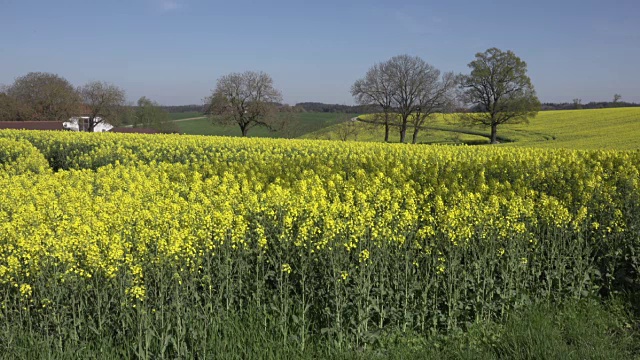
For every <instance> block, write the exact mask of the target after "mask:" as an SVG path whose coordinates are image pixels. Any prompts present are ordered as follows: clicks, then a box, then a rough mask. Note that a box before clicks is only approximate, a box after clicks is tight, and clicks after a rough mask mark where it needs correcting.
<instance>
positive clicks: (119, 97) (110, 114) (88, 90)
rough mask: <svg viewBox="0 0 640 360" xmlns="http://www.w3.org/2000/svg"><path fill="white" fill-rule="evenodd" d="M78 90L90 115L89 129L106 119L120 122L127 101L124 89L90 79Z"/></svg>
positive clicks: (112, 123)
mask: <svg viewBox="0 0 640 360" xmlns="http://www.w3.org/2000/svg"><path fill="white" fill-rule="evenodd" d="M78 92H79V93H80V96H81V98H82V102H83V103H84V105H85V106H86V108H87V112H88V116H89V121H88V126H87V128H86V130H87V131H93V130H94V128H95V127H96V125H98V124H100V123H103V122H105V121H106V122H109V124H111V125H116V124H118V123H119V122H120V116H121V115H122V113H123V110H124V106H125V103H126V96H125V92H124V90H122V89H120V88H119V87H117V86H115V85H112V84H109V83H106V82H101V81H90V82H88V83H87V84H86V85H84V86H82V87H80V88H79V89H78Z"/></svg>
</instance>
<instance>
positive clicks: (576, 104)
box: [573, 99, 582, 109]
mask: <svg viewBox="0 0 640 360" xmlns="http://www.w3.org/2000/svg"><path fill="white" fill-rule="evenodd" d="M573 108H574V109H582V99H573Z"/></svg>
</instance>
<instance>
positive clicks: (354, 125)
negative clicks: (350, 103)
mask: <svg viewBox="0 0 640 360" xmlns="http://www.w3.org/2000/svg"><path fill="white" fill-rule="evenodd" d="M338 123H339V124H338V127H337V128H336V135H337V136H338V138H339V139H340V140H342V141H347V140H349V138H351V137H353V139H354V140H355V141H358V135H360V132H361V131H362V130H363V128H362V126H361V125H362V124H361V123H360V122H359V121H357V120H352V119H351V117H350V116H349V115H347V114H340V115H339V120H338Z"/></svg>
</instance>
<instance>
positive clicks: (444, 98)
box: [411, 65, 457, 144]
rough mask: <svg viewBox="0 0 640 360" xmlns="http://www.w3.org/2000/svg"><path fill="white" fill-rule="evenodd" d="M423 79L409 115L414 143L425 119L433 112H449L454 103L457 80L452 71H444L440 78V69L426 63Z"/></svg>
mask: <svg viewBox="0 0 640 360" xmlns="http://www.w3.org/2000/svg"><path fill="white" fill-rule="evenodd" d="M424 80H425V82H424V85H423V88H422V90H421V93H420V97H419V100H418V107H417V108H416V112H415V113H414V115H413V116H412V117H411V120H412V121H411V122H412V123H413V139H412V140H413V141H412V142H413V143H414V144H415V143H417V142H418V132H419V131H420V128H421V127H422V126H423V125H424V123H425V121H426V119H428V118H429V117H430V116H432V115H433V114H435V113H445V112H451V111H452V109H453V108H454V107H455V105H456V104H455V101H456V94H455V87H456V83H457V80H456V76H455V75H454V74H453V73H445V74H444V75H443V76H442V78H440V70H438V69H436V68H434V67H433V66H431V65H428V66H427V71H426V73H425V75H424Z"/></svg>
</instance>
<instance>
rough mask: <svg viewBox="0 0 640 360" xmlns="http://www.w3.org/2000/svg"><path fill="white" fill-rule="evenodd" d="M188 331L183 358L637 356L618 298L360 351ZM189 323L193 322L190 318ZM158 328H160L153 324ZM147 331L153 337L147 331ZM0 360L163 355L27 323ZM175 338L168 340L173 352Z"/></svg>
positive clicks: (5, 332) (250, 332)
mask: <svg viewBox="0 0 640 360" xmlns="http://www.w3.org/2000/svg"><path fill="white" fill-rule="evenodd" d="M184 320H185V324H184V325H185V326H187V327H188V330H187V331H191V332H201V333H202V334H201V336H202V337H204V338H208V339H209V341H207V342H206V345H205V346H204V347H202V348H197V349H189V348H188V347H184V348H182V349H181V351H180V352H179V354H180V355H181V356H182V357H183V358H196V357H197V358H212V359H483V360H484V359H514V360H517V359H523V360H524V359H563V360H571V359H576V360H577V359H616V360H617V359H638V358H640V337H639V335H640V334H639V332H638V327H637V326H638V324H637V323H634V320H633V319H632V318H631V316H630V315H629V313H628V312H627V310H626V309H625V308H624V307H622V306H621V305H620V304H619V303H607V304H605V305H603V304H600V303H598V302H596V301H591V300H584V301H580V302H569V303H566V304H564V305H562V306H552V305H539V306H535V307H531V308H528V309H524V310H521V311H517V312H513V313H512V314H511V315H510V316H509V318H508V319H507V320H506V321H505V322H502V323H496V322H478V323H474V324H470V326H469V327H468V329H467V331H464V332H462V331H460V332H456V333H449V334H436V335H433V336H431V337H429V338H423V337H419V336H411V335H410V334H395V335H394V334H384V335H382V336H380V338H379V341H378V342H377V343H375V344H373V345H369V346H368V347H365V348H342V349H340V348H338V347H336V346H335V344H332V343H328V342H319V343H318V342H310V344H309V346H308V347H307V348H305V349H300V347H299V346H298V345H297V344H293V343H290V342H286V341H283V340H282V337H281V334H279V333H278V332H277V330H273V329H272V330H267V331H265V329H264V327H263V326H262V324H261V322H260V319H257V318H254V319H248V318H245V319H233V318H229V319H227V320H226V321H225V322H224V323H221V324H216V325H217V326H214V327H212V328H209V329H207V328H203V327H201V325H203V322H202V321H201V319H190V318H187V319H184ZM190 321H193V322H190ZM158 330H162V329H158ZM149 336H154V333H150V334H149ZM0 339H1V340H2V341H0V358H2V359H79V358H82V359H121V358H140V359H146V358H154V359H155V358H164V357H165V356H163V355H162V351H158V352H153V351H150V350H152V349H145V348H144V347H139V348H138V349H136V350H135V351H132V350H131V347H128V348H125V347H124V346H122V344H117V343H114V342H113V341H112V340H110V339H109V338H104V339H103V340H102V341H100V342H95V343H81V342H80V343H71V342H67V343H65V342H59V341H57V340H56V339H55V338H44V337H42V335H39V334H38V333H37V332H36V331H33V330H32V329H26V328H19V329H14V328H3V329H2V330H0ZM176 344H177V343H176V342H175V341H173V340H171V339H167V342H166V344H165V346H166V348H165V349H153V350H167V352H170V353H171V354H173V355H177V353H176V352H175V346H176Z"/></svg>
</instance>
